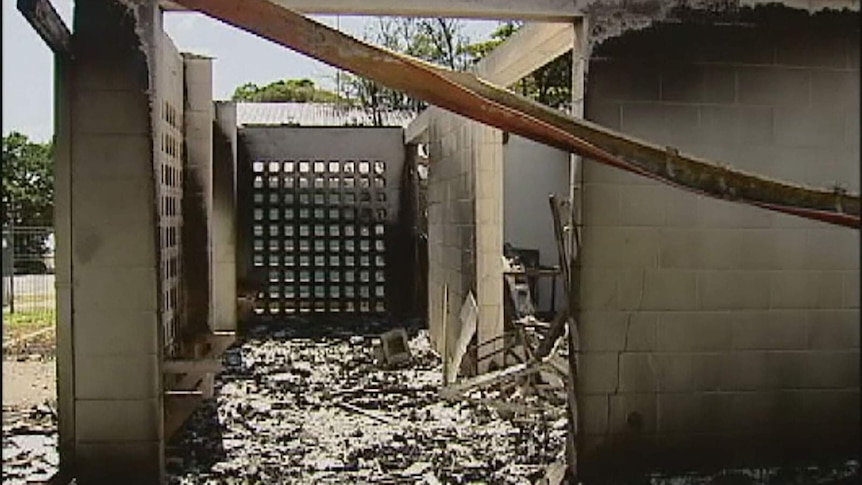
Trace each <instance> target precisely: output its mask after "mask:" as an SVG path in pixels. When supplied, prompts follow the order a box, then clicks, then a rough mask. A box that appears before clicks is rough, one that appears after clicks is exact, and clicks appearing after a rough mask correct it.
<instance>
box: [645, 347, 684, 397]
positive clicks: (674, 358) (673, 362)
mask: <svg viewBox="0 0 862 485" xmlns="http://www.w3.org/2000/svg"><path fill="white" fill-rule="evenodd" d="M691 362H692V354H690V353H653V354H651V363H652V365H653V372H654V373H655V374H656V378H657V381H658V390H659V391H660V392H680V391H691V390H692V373H691Z"/></svg>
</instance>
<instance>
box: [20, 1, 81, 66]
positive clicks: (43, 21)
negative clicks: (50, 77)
mask: <svg viewBox="0 0 862 485" xmlns="http://www.w3.org/2000/svg"><path fill="white" fill-rule="evenodd" d="M18 10H19V11H20V12H21V14H23V15H24V18H26V19H27V21H28V22H30V25H32V26H33V29H34V30H35V31H36V33H38V34H39V37H41V38H42V40H44V41H45V43H46V44H48V47H50V48H51V50H52V51H54V53H55V54H58V55H63V56H71V55H72V34H71V33H70V32H69V28H68V27H66V24H65V23H64V22H63V19H61V18H60V15H59V14H58V13H57V11H56V10H54V6H53V5H51V1H50V0H18Z"/></svg>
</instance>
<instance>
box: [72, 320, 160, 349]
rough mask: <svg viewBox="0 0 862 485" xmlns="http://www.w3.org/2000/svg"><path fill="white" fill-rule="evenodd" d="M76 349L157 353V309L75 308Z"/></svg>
mask: <svg viewBox="0 0 862 485" xmlns="http://www.w3.org/2000/svg"><path fill="white" fill-rule="evenodd" d="M74 335H75V342H74V344H75V350H76V351H78V352H80V353H81V354H83V355H90V356H109V355H113V356H122V355H128V354H129V353H141V352H144V353H157V352H158V345H159V325H158V314H157V312H156V311H149V312H133V311H128V310H125V309H115V310H106V309H92V308H89V309H88V308H80V309H77V310H76V311H75V334H74Z"/></svg>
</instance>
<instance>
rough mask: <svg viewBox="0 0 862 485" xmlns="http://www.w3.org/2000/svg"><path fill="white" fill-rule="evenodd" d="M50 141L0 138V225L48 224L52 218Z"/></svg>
mask: <svg viewBox="0 0 862 485" xmlns="http://www.w3.org/2000/svg"><path fill="white" fill-rule="evenodd" d="M52 158H53V143H33V142H31V141H30V140H29V139H28V138H27V136H26V135H23V134H21V133H18V132H12V133H10V134H9V135H7V136H4V137H3V168H2V172H3V225H8V224H10V223H14V224H15V225H18V226H25V225H26V226H51V225H53V218H54V164H53V160H52Z"/></svg>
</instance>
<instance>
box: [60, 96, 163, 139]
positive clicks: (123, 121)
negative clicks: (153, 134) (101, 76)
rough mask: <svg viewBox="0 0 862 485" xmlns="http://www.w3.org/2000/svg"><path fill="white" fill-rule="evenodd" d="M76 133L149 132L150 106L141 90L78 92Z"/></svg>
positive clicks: (74, 99)
mask: <svg viewBox="0 0 862 485" xmlns="http://www.w3.org/2000/svg"><path fill="white" fill-rule="evenodd" d="M73 102H74V103H75V105H76V106H79V107H80V109H76V110H75V115H74V116H75V123H74V124H73V125H72V132H73V135H74V136H77V135H79V134H102V135H106V134H117V135H148V134H149V131H150V106H149V100H148V99H147V96H146V95H145V94H144V93H143V92H142V91H138V90H129V91H108V90H105V91H76V92H75V93H74V94H73Z"/></svg>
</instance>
